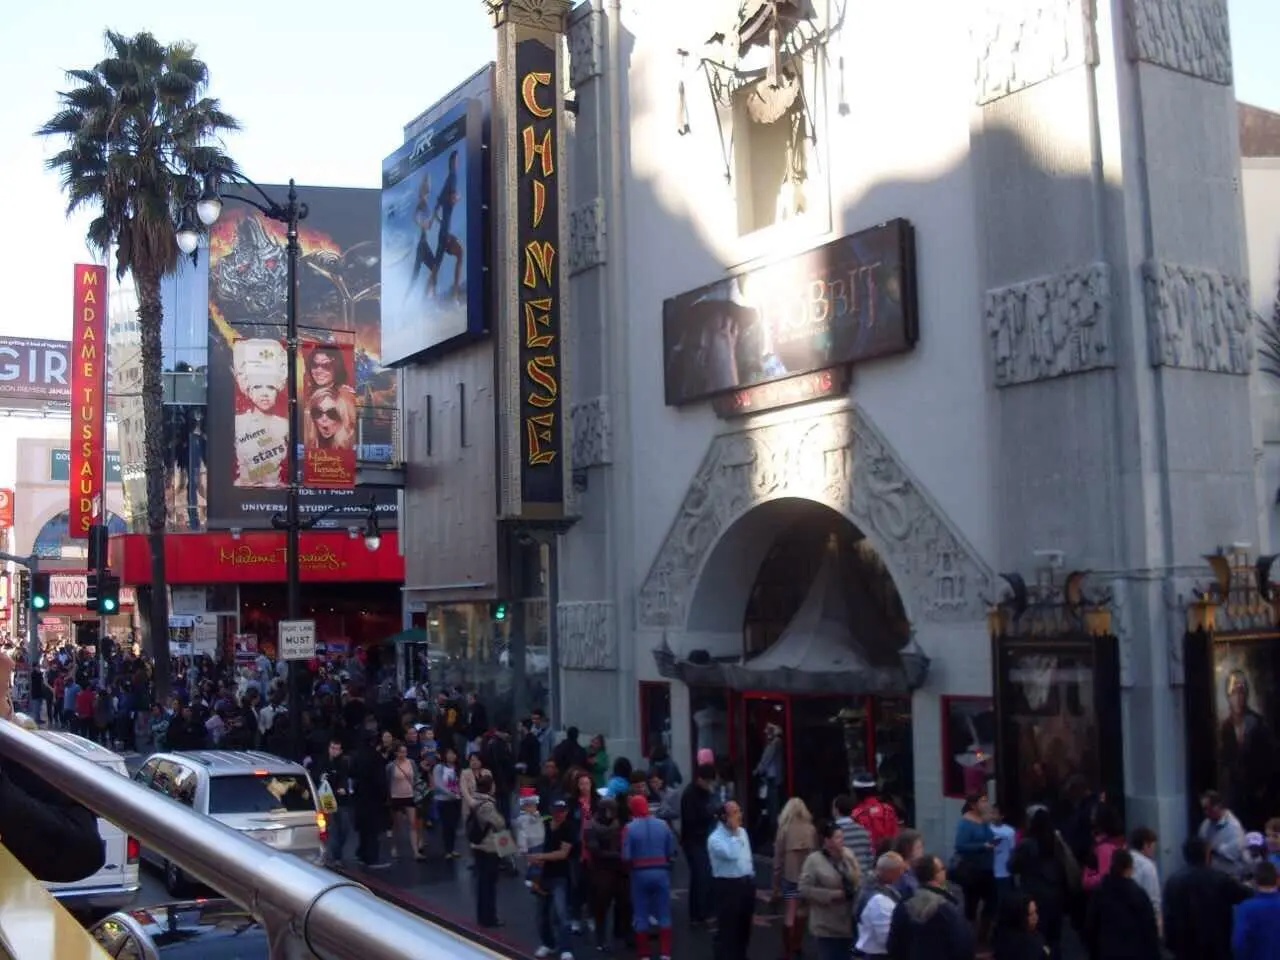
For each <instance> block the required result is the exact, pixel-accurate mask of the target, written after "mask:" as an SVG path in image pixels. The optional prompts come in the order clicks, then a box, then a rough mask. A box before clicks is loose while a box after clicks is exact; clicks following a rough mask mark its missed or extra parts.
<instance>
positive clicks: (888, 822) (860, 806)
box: [850, 770, 902, 856]
mask: <svg viewBox="0 0 1280 960" xmlns="http://www.w3.org/2000/svg"><path fill="white" fill-rule="evenodd" d="M853 793H854V796H855V797H856V798H857V801H858V802H857V804H855V805H854V808H853V811H852V813H851V814H850V816H852V817H853V819H854V820H856V821H857V822H858V823H860V824H861V825H862V826H863V827H864V828H865V829H866V831H867V833H869V834H871V846H872V849H876V848H878V847H879V845H880V844H881V842H883V841H884V840H888V839H892V838H893V837H896V836H897V835H898V831H899V830H901V829H902V824H901V822H900V821H899V820H898V811H896V810H894V809H893V806H892V804H889V803H886V802H885V801H884V800H881V799H880V795H879V791H878V789H877V786H876V778H875V777H874V776H872V775H871V774H870V773H868V772H867V771H866V770H859V771H858V772H857V773H856V774H854V777H853ZM877 856H878V854H877Z"/></svg>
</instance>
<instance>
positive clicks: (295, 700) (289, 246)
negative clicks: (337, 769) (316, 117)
mask: <svg viewBox="0 0 1280 960" xmlns="http://www.w3.org/2000/svg"><path fill="white" fill-rule="evenodd" d="M223 179H226V180H228V181H230V182H232V183H238V184H243V185H244V186H247V187H249V188H251V189H252V190H254V191H255V192H256V193H257V194H258V196H259V197H260V198H261V199H260V200H256V199H254V198H253V197H246V196H244V195H242V194H230V195H228V197H227V199H229V200H239V201H240V202H241V203H246V204H248V205H249V206H251V207H253V208H254V209H256V210H258V211H259V212H260V213H261V214H262V215H263V216H265V217H267V218H268V219H271V220H274V221H276V222H277V223H282V224H284V226H285V239H286V245H285V251H286V264H287V283H288V285H289V287H288V290H287V291H286V295H285V358H286V359H285V363H286V364H287V368H288V376H287V377H286V378H285V383H286V393H285V397H286V401H287V404H288V407H289V432H288V439H287V441H286V443H287V447H288V449H287V450H286V452H285V474H286V477H287V483H286V494H285V513H284V516H283V517H282V516H280V514H278V513H277V514H276V515H275V516H273V517H272V518H271V525H272V526H273V527H275V528H276V529H277V530H284V532H285V579H286V587H285V591H286V593H285V597H286V599H285V609H286V616H287V619H289V620H297V619H298V618H299V617H300V616H301V607H302V596H301V570H300V558H301V534H302V531H303V530H304V529H305V530H310V529H311V528H312V527H314V526H315V525H316V524H317V523H319V522H320V521H321V520H323V519H325V518H326V517H327V516H329V514H330V513H332V512H333V511H332V510H326V511H324V512H323V513H320V514H318V515H317V516H315V517H311V518H308V519H307V520H303V519H302V518H301V517H300V515H299V512H298V490H299V470H298V444H299V435H300V432H301V431H300V430H299V424H298V375H297V370H298V365H297V364H298V255H299V254H300V253H301V245H300V244H299V242H298V224H299V223H301V222H302V221H303V220H305V219H306V218H307V213H308V208H307V205H306V204H305V203H302V202H300V201H299V200H298V190H297V187H296V186H295V185H294V181H293V180H290V181H289V194H288V197H287V199H286V200H285V202H284V203H283V204H281V203H278V202H277V201H276V200H274V199H273V198H272V197H271V196H270V195H268V194H267V192H266V191H265V190H263V189H262V187H260V186H258V185H257V184H256V183H254V182H253V181H252V180H250V179H249V178H248V177H246V176H244V174H242V173H239V172H236V171H231V170H217V171H214V172H213V173H210V174H209V175H207V176H206V178H205V183H204V190H203V192H202V193H201V194H200V197H199V199H198V200H197V201H196V203H195V204H194V208H193V206H192V205H191V204H188V205H187V206H185V207H184V209H183V211H182V220H181V222H180V224H179V226H178V229H177V234H176V238H177V243H178V249H180V250H181V251H182V252H183V253H185V254H189V255H193V254H195V252H196V250H197V249H198V248H199V245H200V229H201V225H203V226H204V227H205V228H208V227H211V226H213V224H214V223H216V222H217V220H218V217H220V216H221V215H222V206H223V204H222V196H221V193H220V181H221V180H223ZM364 540H365V546H366V547H367V548H368V549H369V550H370V551H374V550H377V549H378V546H379V544H380V542H381V538H380V536H379V532H378V516H377V508H376V505H375V502H374V500H373V498H372V497H370V500H369V515H368V518H367V520H366V526H365V537H364ZM277 653H279V651H277ZM303 676H305V674H304V671H303V670H302V669H301V668H300V667H299V666H298V665H296V664H291V665H290V667H289V673H288V680H287V683H288V693H289V742H290V746H291V747H292V749H293V752H294V754H295V755H296V756H297V757H298V758H301V757H302V755H303V752H304V751H303V747H304V744H303V742H302V678H303Z"/></svg>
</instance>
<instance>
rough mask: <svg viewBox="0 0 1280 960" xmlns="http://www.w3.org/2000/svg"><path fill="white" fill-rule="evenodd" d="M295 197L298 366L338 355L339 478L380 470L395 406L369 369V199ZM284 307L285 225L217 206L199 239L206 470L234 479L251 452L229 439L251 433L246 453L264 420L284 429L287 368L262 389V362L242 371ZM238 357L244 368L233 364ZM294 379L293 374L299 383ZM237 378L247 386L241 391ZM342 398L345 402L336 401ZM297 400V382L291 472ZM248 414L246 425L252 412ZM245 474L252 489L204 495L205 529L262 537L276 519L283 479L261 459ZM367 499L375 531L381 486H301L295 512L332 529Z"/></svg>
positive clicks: (390, 522)
mask: <svg viewBox="0 0 1280 960" xmlns="http://www.w3.org/2000/svg"><path fill="white" fill-rule="evenodd" d="M264 189H265V191H266V193H267V194H268V195H269V196H272V197H275V198H277V199H279V200H283V199H284V198H285V197H286V196H287V195H288V187H281V186H266V187H264ZM298 196H299V199H300V200H301V201H302V202H303V203H305V204H306V205H307V207H308V213H307V217H306V218H305V219H304V220H303V221H302V223H301V225H300V227H299V230H298V241H299V245H300V247H301V253H300V256H299V260H298V337H299V341H300V350H299V353H300V359H299V363H300V365H301V364H302V363H305V361H306V357H307V355H308V353H309V351H310V350H311V349H313V348H315V347H317V346H321V345H330V346H333V347H335V348H338V352H339V353H341V355H342V356H343V359H344V364H345V371H344V372H345V374H346V375H347V383H346V384H345V386H346V387H348V388H349V397H348V399H349V400H353V401H354V403H355V407H356V413H355V418H354V420H352V419H350V417H349V414H350V410H349V409H347V410H346V411H345V415H346V416H347V419H346V420H345V421H344V422H345V423H346V424H347V425H348V426H350V427H352V428H353V429H352V431H351V432H352V441H351V445H352V448H353V451H354V456H353V458H352V464H353V466H352V471H351V472H354V463H355V462H382V463H388V462H390V461H391V460H392V459H393V458H394V455H395V453H394V442H393V441H394V435H393V427H394V423H395V410H396V406H397V398H396V380H395V375H394V374H393V373H392V372H391V371H389V370H386V369H384V368H383V366H382V363H381V352H382V341H381V328H380V323H381V318H380V311H379V305H380V301H381V264H380V261H381V254H380V239H379V217H380V201H379V191H377V190H356V189H341V188H332V187H299V188H298ZM287 303H288V249H287V243H286V237H285V226H284V225H283V224H280V223H277V222H275V221H274V220H270V219H268V218H267V217H266V216H264V215H262V214H261V213H259V212H258V211H256V210H254V209H252V208H250V207H248V206H246V205H244V204H240V203H237V202H236V201H234V200H231V199H228V201H227V203H226V205H225V207H224V209H223V214H222V216H221V217H220V218H219V219H218V222H217V223H216V224H215V225H214V226H213V228H212V229H211V230H210V235H209V360H208V363H209V366H208V404H209V416H208V421H207V422H206V423H205V425H204V428H205V434H206V443H207V446H208V458H209V462H210V463H213V464H231V463H233V462H234V463H235V464H236V466H235V470H236V472H237V474H239V472H240V470H241V466H242V465H241V463H240V461H241V459H242V452H241V448H243V449H244V450H246V451H248V450H250V449H252V447H245V446H244V443H241V442H240V440H241V439H243V438H247V436H248V434H251V433H258V432H259V431H262V432H261V435H260V436H259V437H257V438H256V439H255V440H254V441H252V442H253V443H256V442H258V441H260V440H264V439H267V438H268V437H270V436H271V433H272V431H277V432H278V430H279V426H280V425H279V424H277V423H276V422H275V421H272V420H269V419H268V418H270V417H271V416H273V415H278V416H279V417H280V418H281V419H282V420H284V421H285V426H286V427H287V409H286V407H285V402H286V401H285V394H286V388H287V382H286V377H287V367H284V366H282V367H280V375H279V377H278V378H277V379H276V380H269V376H268V373H267V371H266V365H267V361H266V359H265V358H257V359H256V360H255V361H254V363H255V365H254V366H252V367H249V366H245V363H247V362H248V359H249V358H251V355H252V354H253V353H256V352H257V351H258V350H260V349H265V347H262V346H261V342H262V341H271V342H274V343H275V344H276V345H277V346H279V345H280V344H281V342H282V341H283V338H284V336H285V324H286V319H287V317H286V308H287ZM243 341H254V342H255V346H254V347H253V348H250V350H249V352H247V353H246V351H245V349H244V348H241V349H240V350H239V351H237V345H238V344H240V343H241V342H243ZM316 355H318V354H316ZM242 357H244V358H245V360H244V362H240V360H241V358H242ZM238 362H240V367H239V369H238V368H237V364H238ZM272 362H275V361H272ZM279 362H283V361H279ZM272 375H274V374H272ZM306 376H307V374H306V372H305V371H304V372H303V379H304V380H305V378H306ZM249 378H253V379H254V382H253V383H250V382H249ZM276 383H278V384H279V386H278V389H277V390H276V393H277V398H276V403H275V405H271V404H269V403H268V400H269V397H268V394H269V393H270V391H271V387H272V386H274V385H275V384H276ZM317 386H318V384H317ZM250 388H252V389H253V390H254V392H255V393H256V398H257V399H256V401H255V400H253V399H251V398H250V396H249V390H250ZM343 396H344V397H347V396H348V395H347V393H346V392H344V393H343ZM309 399H310V398H309V397H308V396H306V393H305V383H301V382H300V385H299V394H298V404H299V407H298V412H299V425H300V428H301V429H300V435H299V437H298V441H299V447H300V448H301V450H302V451H303V453H304V456H303V457H302V458H301V460H302V462H305V449H306V442H307V436H306V431H307V421H308V420H309V419H310V406H309V405H308V400H309ZM333 406H334V407H339V406H341V407H347V406H348V402H347V400H342V401H340V402H339V403H338V404H334V405H333ZM264 408H265V409H264ZM254 410H256V411H257V415H253V414H252V411H254ZM340 412H341V411H340ZM250 418H252V421H255V423H254V429H250V425H251V419H250ZM237 421H239V423H237ZM241 428H243V429H241ZM334 432H335V435H336V432H337V431H336V430H335V431H334ZM285 435H286V436H287V431H286V434H285ZM344 435H345V431H344ZM245 442H246V443H247V442H249V441H247V440H246V441H245ZM268 449H270V447H268ZM262 453H263V450H261V449H258V450H255V451H254V452H253V454H252V455H251V456H250V459H252V456H258V455H261V454H262ZM281 457H282V459H283V457H284V454H283V453H282V454H281ZM244 466H245V467H253V466H254V465H253V464H244ZM256 466H257V467H258V468H259V469H258V470H257V471H252V470H250V471H248V472H249V473H252V474H253V481H254V482H252V483H249V482H245V481H242V480H239V479H237V482H235V483H211V484H210V485H209V491H208V514H209V526H210V527H213V528H217V527H243V528H246V529H251V528H254V527H259V528H261V527H269V526H270V524H271V517H272V516H273V515H274V514H276V513H280V512H283V511H284V508H285V495H286V490H285V488H284V479H285V478H284V477H283V476H282V475H278V478H272V476H271V469H270V467H269V466H268V465H267V463H266V461H265V460H264V461H263V462H262V463H259V464H257V465H256ZM225 469H227V470H230V469H231V468H230V467H227V468H225ZM371 494H372V495H373V496H374V498H375V501H376V502H377V505H378V514H379V519H380V521H381V522H382V523H383V524H384V525H387V526H394V525H395V522H396V514H395V510H396V506H395V504H396V494H395V491H394V490H393V489H391V488H381V487H374V488H361V489H359V490H357V489H356V488H355V487H354V486H352V485H351V484H346V485H343V486H341V487H338V488H320V487H316V486H315V485H309V484H307V483H305V482H304V484H303V489H302V496H301V498H300V499H301V506H300V509H301V511H302V514H303V516H304V517H306V516H308V515H314V514H318V513H321V512H323V511H325V510H327V509H329V508H331V507H335V508H336V511H335V512H334V513H333V514H331V515H330V517H329V518H327V519H326V520H325V521H323V522H322V524H321V525H322V526H343V525H346V524H348V523H350V522H351V520H352V519H355V518H363V516H364V515H365V514H366V513H367V510H368V503H369V497H370V495H371Z"/></svg>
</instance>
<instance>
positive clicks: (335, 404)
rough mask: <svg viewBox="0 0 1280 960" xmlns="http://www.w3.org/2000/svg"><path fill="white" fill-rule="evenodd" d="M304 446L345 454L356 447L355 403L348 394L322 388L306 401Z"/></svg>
mask: <svg viewBox="0 0 1280 960" xmlns="http://www.w3.org/2000/svg"><path fill="white" fill-rule="evenodd" d="M305 432H306V445H307V446H308V447H311V448H319V449H337V450H347V449H350V448H351V446H352V445H353V444H354V443H355V436H356V402H355V397H353V396H352V394H351V392H350V391H349V390H343V389H340V388H335V387H321V388H320V389H318V390H315V391H313V392H312V393H311V397H310V399H309V400H308V401H307V420H306V427H305Z"/></svg>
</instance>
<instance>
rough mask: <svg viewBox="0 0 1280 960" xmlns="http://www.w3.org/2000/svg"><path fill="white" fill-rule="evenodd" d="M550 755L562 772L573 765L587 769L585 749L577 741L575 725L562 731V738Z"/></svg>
mask: <svg viewBox="0 0 1280 960" xmlns="http://www.w3.org/2000/svg"><path fill="white" fill-rule="evenodd" d="M551 756H552V757H554V758H555V761H556V766H557V767H559V768H560V770H561V771H563V772H564V773H568V772H569V771H570V770H572V769H573V768H574V767H578V768H579V769H582V770H587V769H589V768H588V766H587V751H586V750H584V749H582V744H580V743H579V742H578V728H577V727H570V728H569V729H568V730H566V731H565V732H564V739H563V740H561V741H560V742H559V743H557V744H556V748H555V749H554V750H553V751H551Z"/></svg>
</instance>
